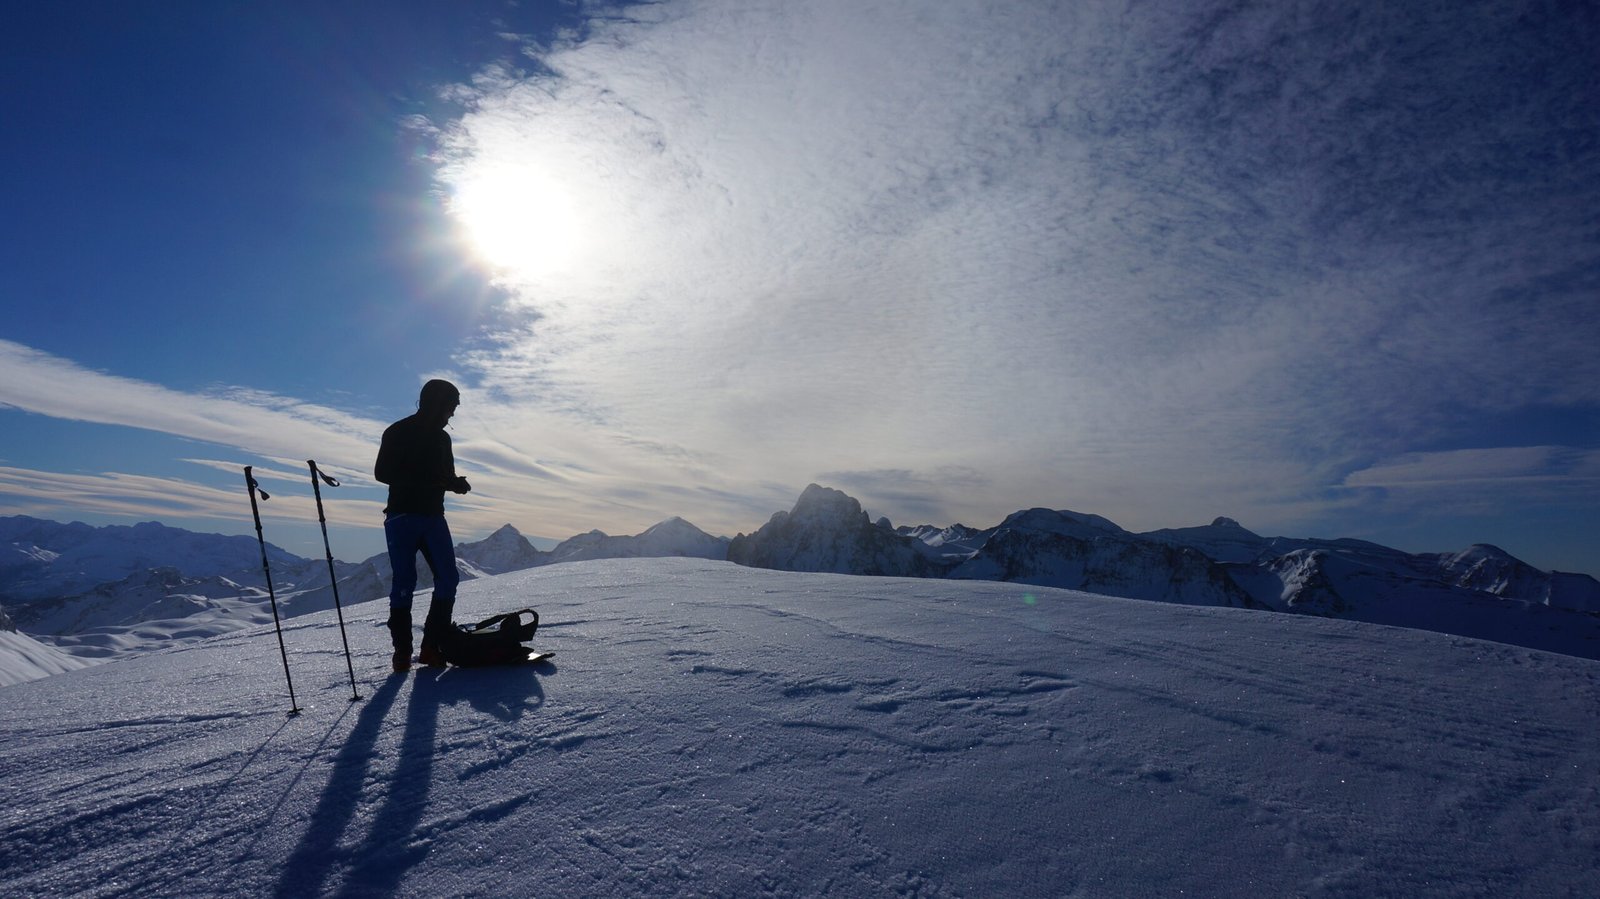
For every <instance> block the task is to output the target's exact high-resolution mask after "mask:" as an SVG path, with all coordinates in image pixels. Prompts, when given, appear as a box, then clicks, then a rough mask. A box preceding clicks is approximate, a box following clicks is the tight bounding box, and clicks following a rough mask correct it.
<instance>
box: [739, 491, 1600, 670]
mask: <svg viewBox="0 0 1600 899" xmlns="http://www.w3.org/2000/svg"><path fill="white" fill-rule="evenodd" d="M728 558H729V559H730V560H731V561H735V562H739V563H741V564H746V565H752V566H755V567H763V568H777V569H781V570H788V571H828V572H843V573H849V574H893V575H901V576H918V577H947V578H955V579H962V580H997V581H1010V582H1016V583H1023V584H1030V585H1036V586H1048V587H1061V588H1066V589H1074V590H1087V591H1091V592H1094V593H1102V594H1106V595H1110V596H1123V597H1129V598H1133V599H1148V600H1158V601H1162V602H1175V603H1183V604H1190V605H1214V606H1236V607H1245V608H1255V609H1265V610H1273V611H1278V612H1291V613H1298V614H1310V615H1319V616H1324V617H1334V618H1350V619H1354V620H1359V621H1368V622H1372V623H1376V624H1392V625H1399V626H1404V627H1415V628H1423V629H1426V630H1434V631H1440V632H1443V633H1452V634H1461V635H1465V636H1474V637H1481V638H1484V639H1492V640H1502V641H1505V642H1508V643H1514V644H1517V645H1522V646H1531V647H1536V648H1541V649H1548V650H1552V651H1555V652H1562V653H1568V654H1572V655H1580V656H1584V657H1588V658H1600V612H1597V611H1596V610H1597V609H1600V582H1597V581H1595V579H1594V578H1591V577H1588V576H1586V575H1580V574H1564V573H1559V572H1558V573H1550V572H1542V571H1538V570H1537V569H1534V568H1533V567H1531V566H1529V565H1527V564H1525V563H1523V562H1520V561H1518V560H1517V559H1515V558H1513V557H1512V556H1510V555H1509V554H1507V553H1505V552H1503V551H1501V550H1499V549H1496V548H1494V547H1491V546H1475V547H1472V548H1471V549H1468V550H1467V551H1465V552H1461V553H1444V554H1423V555H1413V554H1408V553H1405V552H1401V551H1400V550H1396V549H1391V548H1389V547H1385V546H1380V545H1378V544H1375V543H1369V542H1366V541H1361V540H1349V539H1340V540H1321V539H1314V538H1309V539H1301V538H1287V537H1271V538H1268V537H1262V536H1259V535H1257V534H1254V533H1252V532H1251V531H1249V530H1247V529H1245V528H1244V527H1243V526H1241V525H1240V524H1239V523H1238V522H1236V521H1233V520H1232V519H1228V518H1218V519H1216V520H1215V521H1213V522H1212V523H1211V524H1210V525H1208V526H1205V527H1195V528H1178V529H1168V530H1160V531H1152V532H1149V533H1144V534H1134V533H1130V532H1129V531H1127V530H1124V529H1123V528H1121V527H1119V526H1118V525H1116V524H1115V523H1114V522H1112V521H1110V520H1108V519H1106V518H1104V517H1102V516H1099V515H1090V514H1084V513H1080V512H1072V511H1055V510H1049V509H1028V510H1024V511H1021V512H1018V513H1016V514H1014V515H1011V516H1009V517H1008V518H1007V519H1006V520H1005V521H1003V522H1001V523H1000V524H999V525H997V526H996V527H993V528H988V529H986V530H981V531H979V530H975V529H972V528H968V527H963V526H951V527H949V528H944V527H939V526H935V525H919V526H916V527H910V528H900V529H897V530H896V529H893V528H891V527H889V526H888V525H887V524H886V523H883V522H880V523H879V524H877V525H872V524H869V523H868V516H867V513H866V512H863V511H862V510H861V508H860V505H859V503H857V502H856V501H855V500H854V499H851V498H850V497H849V496H846V495H845V494H843V493H840V492H839V491H836V490H829V489H827V488H823V487H818V486H817V485H815V484H813V485H811V486H810V487H808V488H806V491H805V492H804V493H803V494H802V495H801V498H800V501H799V502H798V503H796V506H795V510H794V511H793V512H790V513H787V514H785V513H779V514H778V515H776V516H774V517H773V520H772V521H771V522H769V524H768V525H767V526H766V527H763V528H762V529H761V530H760V531H757V532H756V534H754V535H751V536H750V537H745V536H744V535H740V536H739V537H737V538H735V539H734V543H733V546H732V547H730V550H729V555H728ZM911 559H915V561H907V560H911Z"/></svg>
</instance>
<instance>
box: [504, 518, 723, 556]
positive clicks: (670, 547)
mask: <svg viewBox="0 0 1600 899" xmlns="http://www.w3.org/2000/svg"><path fill="white" fill-rule="evenodd" d="M727 556H728V538H726V537H713V536H711V535H710V534H707V533H706V532H705V531H702V530H700V529H699V528H697V527H695V526H694V525H692V524H690V523H689V522H687V521H684V520H683V519H682V518H677V517H673V518H669V519H667V520H666V521H663V522H661V523H660V524H656V525H654V526H652V527H650V528H648V529H647V530H645V531H644V532H643V533H640V534H637V535H635V536H632V537H611V536H607V535H606V534H604V533H602V532H601V531H590V532H589V533H587V534H579V535H578V536H576V537H572V538H570V539H567V540H564V541H562V542H561V544H560V545H558V546H556V548H555V549H552V550H551V551H550V552H549V553H548V554H546V555H545V556H544V557H543V558H541V559H540V560H539V561H538V562H537V563H535V564H540V565H550V564H555V563H557V562H587V561H592V560H595V559H641V558H673V557H681V558H690V559H715V560H717V561H722V560H724V559H726V558H727ZM524 567H531V566H524Z"/></svg>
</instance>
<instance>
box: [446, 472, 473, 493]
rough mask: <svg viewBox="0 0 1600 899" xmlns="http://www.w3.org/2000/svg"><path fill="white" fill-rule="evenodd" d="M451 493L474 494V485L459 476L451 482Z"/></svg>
mask: <svg viewBox="0 0 1600 899" xmlns="http://www.w3.org/2000/svg"><path fill="white" fill-rule="evenodd" d="M450 492H451V493H471V492H472V485H471V484H468V483H467V479H466V478H463V477H460V476H457V477H456V479H455V480H453V481H451V482H450Z"/></svg>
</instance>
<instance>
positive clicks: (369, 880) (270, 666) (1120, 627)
mask: <svg viewBox="0 0 1600 899" xmlns="http://www.w3.org/2000/svg"><path fill="white" fill-rule="evenodd" d="M528 605H531V606H534V607H535V608H537V609H538V610H539V611H540V612H541V614H542V616H543V621H544V624H543V625H542V627H541V629H540V631H539V634H538V635H537V636H536V638H535V640H534V643H535V645H536V646H537V647H538V648H540V649H545V650H554V651H555V652H556V653H557V655H556V657H555V659H554V664H547V665H543V666H533V667H525V668H514V669H485V670H458V669H450V670H445V671H442V672H441V671H433V670H419V671H413V672H412V673H411V674H409V675H390V674H388V673H387V672H386V671H385V670H384V668H385V667H386V665H387V659H386V653H385V652H384V650H385V639H386V635H385V633H384V631H383V630H382V628H381V626H380V624H379V622H381V620H382V619H383V617H384V609H383V605H382V603H369V604H363V605H359V606H353V607H350V608H347V609H346V618H347V620H348V621H349V622H350V626H351V641H352V644H353V645H354V647H355V649H356V651H357V653H358V657H357V672H358V676H359V680H360V684H361V691H362V694H363V696H364V698H363V699H362V700H361V701H358V702H352V701H350V698H349V684H348V681H347V676H346V672H345V667H344V659H343V658H342V652H341V649H340V641H339V634H338V630H337V627H336V625H335V622H334V617H333V615H332V613H329V612H323V613H314V614H309V615H305V616H302V617H298V618H295V619H292V620H291V621H289V622H287V623H286V637H287V642H288V647H289V653H290V655H289V658H290V662H291V665H292V670H293V672H294V676H295V686H296V689H297V692H298V695H299V698H300V705H301V708H302V712H301V714H299V715H298V716H292V717H291V716H288V715H287V714H286V712H287V711H288V708H289V704H288V696H287V693H286V690H285V685H284V679H283V672H282V669H281V665H280V662H279V658H278V647H277V642H276V640H275V639H274V637H273V634H272V631H271V628H270V627H267V628H261V627H254V628H250V629H246V630H239V631H234V632H232V633H229V634H225V635H222V636H218V637H214V638H212V639H209V640H205V641H201V642H196V643H191V644H188V645H186V646H183V647H180V648H176V649H171V650H167V651H163V652H157V653H151V654H147V655H141V656H135V657H131V658H126V659H121V660H118V661H115V662H112V663H109V664H104V665H97V666H94V667H91V668H86V669H82V670H78V671H71V672H67V673H64V674H59V675H56V676H53V677H49V678H45V679H43V680H38V681H33V682H30V683H25V684H19V685H16V686H13V687H8V688H6V689H5V690H0V716H3V717H4V720H5V721H6V727H5V729H4V731H3V732H0V778H3V782H4V785H5V790H6V797H7V798H6V803H5V805H4V810H3V812H0V895H7V896H203V895H219V896H220V895H229V896H240V895H253V896H281V897H290V896H294V897H302V896H315V895H333V896H365V895H406V896H438V897H449V896H467V895H473V896H533V895H542V896H636V895H650V896H762V895H771V896H810V895H823V894H827V895H842V896H892V895H907V896H974V897H976V896H1007V897H1012V896H1140V895H1162V896H1176V895H1207V896H1295V895H1305V896H1350V897H1368V896H1399V895H1406V896H1412V895H1428V896H1514V895H1521V896H1540V897H1545V896H1592V895H1596V894H1600V873H1597V870H1596V865H1597V860H1600V783H1597V780H1596V774H1595V772H1596V771H1597V770H1600V743H1597V741H1596V739H1595V734H1596V733H1600V662H1595V661H1590V660H1586V659H1579V658H1572V657H1567V656H1560V655H1554V654H1549V653H1544V652H1540V651H1538V650H1533V649H1525V648H1520V647H1514V646H1507V645H1503V644H1496V643H1486V642H1479V641H1476V640H1472V639H1467V638H1462V637H1453V636H1447V635H1443V634H1437V633H1429V632H1423V631H1413V630H1402V629H1396V628H1387V627H1382V626H1377V625H1371V624H1364V623H1358V622H1351V621H1338V620H1329V619H1324V618H1317V617H1310V616H1289V615H1264V614H1261V613H1259V612H1250V611H1247V610H1241V609H1232V608H1211V607H1194V606H1180V605H1170V604H1160V603H1150V602H1141V601H1137V600H1126V599H1116V598H1109V597H1104V596H1093V595H1089V594H1082V593H1074V592H1068V591H1064V590H1054V589H1047V588H1036V587H1024V586H1021V585H1017V584H1005V583H985V582H957V581H945V580H914V579H888V578H871V577H845V576H835V575H827V574H796V573H786V572H776V571H765V570H755V569H748V568H741V567H738V566H735V565H732V564H728V563H721V562H708V561H703V560H688V559H673V560H667V559H657V560H627V561H602V562H584V563H576V564H570V565H559V566H550V567H541V568H535V569H530V570H527V571H522V572H517V573H514V574H508V575H502V576H498V577H490V578H484V579H479V580H474V581H470V582H467V583H465V584H463V585H462V590H461V596H460V601H459V604H458V606H457V613H456V618H457V619H458V620H472V619H476V618H480V617H484V616H486V615H488V614H491V613H494V612H497V611H506V610H510V609H514V608H520V607H523V606H528Z"/></svg>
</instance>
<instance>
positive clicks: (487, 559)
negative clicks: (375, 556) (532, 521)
mask: <svg viewBox="0 0 1600 899" xmlns="http://www.w3.org/2000/svg"><path fill="white" fill-rule="evenodd" d="M382 558H384V560H385V561H387V559H388V557H387V556H383V557H382ZM548 558H549V556H548V554H547V553H542V552H540V551H539V550H537V549H534V547H533V544H532V543H529V542H528V538H527V537H524V536H522V532H520V531H518V530H517V529H516V528H514V527H512V526H511V525H509V524H507V525H501V527H500V529H499V530H497V531H495V532H494V533H492V534H490V535H489V536H487V537H485V538H483V539H482V540H479V541H476V542H474V543H461V544H457V546H456V564H457V565H458V566H459V567H460V568H461V569H462V571H463V573H465V574H469V576H473V577H483V576H486V575H494V574H505V573H506V572H508V571H521V570H522V569H524V568H532V567H534V566H535V565H543V564H545V563H546V561H547V560H548Z"/></svg>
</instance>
